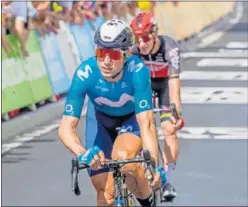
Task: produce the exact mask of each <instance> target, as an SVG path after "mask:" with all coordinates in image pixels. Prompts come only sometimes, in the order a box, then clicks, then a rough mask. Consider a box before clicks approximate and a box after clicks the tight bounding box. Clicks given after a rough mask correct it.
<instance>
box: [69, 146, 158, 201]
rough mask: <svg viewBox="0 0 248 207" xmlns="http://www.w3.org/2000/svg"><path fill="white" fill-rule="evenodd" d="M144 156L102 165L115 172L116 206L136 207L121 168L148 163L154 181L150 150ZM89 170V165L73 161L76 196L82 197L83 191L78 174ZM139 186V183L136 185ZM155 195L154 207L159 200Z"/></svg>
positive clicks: (73, 182)
mask: <svg viewBox="0 0 248 207" xmlns="http://www.w3.org/2000/svg"><path fill="white" fill-rule="evenodd" d="M142 154H143V155H142V156H140V157H136V158H133V159H126V160H108V161H107V162H106V164H104V165H102V167H103V168H110V169H112V170H113V177H114V196H115V201H114V205H115V206H136V204H135V199H134V195H133V192H134V191H135V190H134V191H133V192H129V191H128V189H127V185H126V176H125V175H124V174H123V173H122V172H121V171H120V169H121V167H122V166H123V165H125V164H129V163H146V166H147V168H146V170H149V171H150V173H151V176H152V178H151V181H152V180H153V176H154V172H155V169H154V165H153V162H152V161H151V155H150V152H149V151H148V150H143V151H142ZM87 168H89V166H88V165H85V164H81V163H80V164H79V162H78V159H77V158H73V159H72V169H71V176H72V191H73V192H74V193H75V195H77V196H78V195H80V194H81V191H80V188H79V184H78V172H79V170H83V169H87ZM136 184H137V183H136ZM153 193H154V201H153V206H157V198H156V194H155V192H153Z"/></svg>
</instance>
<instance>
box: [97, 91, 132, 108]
mask: <svg viewBox="0 0 248 207" xmlns="http://www.w3.org/2000/svg"><path fill="white" fill-rule="evenodd" d="M128 101H132V102H134V97H133V96H131V95H129V94H126V93H123V94H122V95H121V97H120V99H119V101H112V100H109V99H107V98H105V97H102V96H101V97H98V98H95V102H96V103H97V104H99V105H102V104H104V105H107V106H110V107H114V108H118V107H122V106H124V105H125V104H126V103H127V102H128Z"/></svg>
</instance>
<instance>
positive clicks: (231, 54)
mask: <svg viewBox="0 0 248 207" xmlns="http://www.w3.org/2000/svg"><path fill="white" fill-rule="evenodd" d="M180 57H181V58H183V59H187V58H198V57H199V58H247V57H248V51H247V50H230V49H223V48H222V49H219V51H217V52H186V53H181V55H180Z"/></svg>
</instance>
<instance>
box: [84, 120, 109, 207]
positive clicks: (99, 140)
mask: <svg viewBox="0 0 248 207" xmlns="http://www.w3.org/2000/svg"><path fill="white" fill-rule="evenodd" d="M96 145H97V146H99V147H100V149H102V150H103V152H104V154H105V157H106V158H107V159H111V151H112V147H113V142H112V140H111V137H110V135H109V132H108V131H107V130H106V129H105V127H104V126H103V125H102V124H100V123H99V121H97V120H96V119H95V118H94V117H90V118H88V119H87V120H86V136H85V147H86V149H88V148H90V147H93V146H96ZM88 174H89V176H90V177H91V182H92V184H93V186H94V187H95V190H96V192H97V206H104V205H112V204H113V203H114V186H113V183H114V180H113V175H112V173H111V172H109V169H101V170H91V169H89V170H88Z"/></svg>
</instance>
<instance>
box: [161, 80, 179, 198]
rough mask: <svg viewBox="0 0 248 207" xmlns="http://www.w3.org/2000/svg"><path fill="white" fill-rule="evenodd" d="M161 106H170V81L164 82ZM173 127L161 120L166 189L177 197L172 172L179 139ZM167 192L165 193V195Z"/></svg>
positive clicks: (166, 121)
mask: <svg viewBox="0 0 248 207" xmlns="http://www.w3.org/2000/svg"><path fill="white" fill-rule="evenodd" d="M159 105H160V106H161V107H166V106H169V105H170V100H169V89H168V79H167V80H165V81H164V84H163V85H161V90H160V93H159ZM161 117H163V112H162V113H161ZM171 125H172V122H171V121H170V120H164V119H163V118H161V126H162V130H163V135H164V137H165V139H164V153H163V154H164V156H163V158H164V166H165V170H166V171H167V179H168V183H169V184H168V185H167V186H166V188H169V189H170V190H169V191H171V192H172V194H173V197H174V196H176V193H175V189H174V188H173V187H172V185H171V183H172V171H173V170H174V169H175V167H176V161H177V158H178V150H179V149H178V148H179V144H178V141H179V140H178V137H177V131H172V130H170V129H171V128H170V127H171ZM165 194H166V192H165V193H164V195H165ZM169 196H171V193H169Z"/></svg>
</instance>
